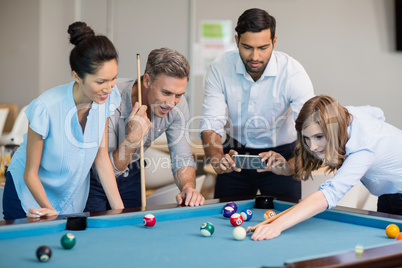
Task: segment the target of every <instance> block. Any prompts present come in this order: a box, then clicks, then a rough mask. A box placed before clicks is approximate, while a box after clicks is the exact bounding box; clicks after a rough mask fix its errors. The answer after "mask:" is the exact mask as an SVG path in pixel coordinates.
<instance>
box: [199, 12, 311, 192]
mask: <svg viewBox="0 0 402 268" xmlns="http://www.w3.org/2000/svg"><path fill="white" fill-rule="evenodd" d="M275 26H276V22H275V18H274V17H272V16H270V15H269V14H268V13H267V12H266V11H265V10H261V9H257V8H253V9H249V10H246V11H245V12H244V13H243V14H242V15H241V16H240V17H239V19H238V23H237V27H236V28H235V30H236V32H237V35H236V36H235V39H236V43H237V47H238V51H237V50H236V51H230V52H226V53H225V54H224V55H223V56H222V57H220V58H219V59H217V60H216V61H215V62H214V63H213V64H212V65H211V66H210V70H209V71H208V74H207V76H206V80H205V99H204V104H203V117H202V119H201V122H200V132H201V138H202V141H203V144H204V150H205V154H206V157H207V158H208V159H209V161H210V162H211V165H212V167H213V168H214V170H215V171H216V173H217V174H218V176H217V179H216V185H215V198H223V197H242V196H251V195H255V194H256V193H257V191H258V190H260V192H261V194H263V195H271V196H275V197H282V198H290V199H299V198H301V184H300V182H298V181H296V180H295V179H294V178H293V176H284V175H276V174H274V173H272V172H270V171H269V170H271V169H272V165H271V162H273V161H269V160H268V163H269V165H270V166H268V167H267V168H266V170H264V171H263V170H258V172H257V170H254V169H239V168H236V167H235V165H234V161H233V158H232V155H233V154H248V155H258V154H259V153H261V152H268V151H270V152H271V156H272V157H273V159H274V156H275V154H276V153H279V154H281V155H282V156H283V157H285V158H286V160H288V161H289V162H290V163H291V162H292V161H293V159H292V158H293V155H294V146H295V140H296V130H295V121H294V120H295V119H296V118H297V115H298V113H299V111H300V109H301V107H302V106H303V104H304V103H305V102H306V101H307V100H308V99H310V98H311V97H313V96H314V91H313V86H312V83H311V81H310V78H309V77H308V75H307V73H306V71H305V70H304V68H303V67H302V65H301V64H300V63H299V62H297V61H296V60H295V59H293V58H292V57H290V56H288V55H287V54H285V53H282V52H277V51H273V50H274V48H275V44H276V40H277V37H276V35H275ZM276 168H278V167H276ZM276 173H278V172H276ZM279 173H280V172H279ZM283 174H286V172H283Z"/></svg>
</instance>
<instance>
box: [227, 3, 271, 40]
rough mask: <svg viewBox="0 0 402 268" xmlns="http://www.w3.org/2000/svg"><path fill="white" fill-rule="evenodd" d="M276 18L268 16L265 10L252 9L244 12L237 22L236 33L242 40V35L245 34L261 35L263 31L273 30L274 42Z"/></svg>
mask: <svg viewBox="0 0 402 268" xmlns="http://www.w3.org/2000/svg"><path fill="white" fill-rule="evenodd" d="M275 27H276V21H275V18H274V17H272V16H271V15H269V14H268V12H266V11H265V10H262V9H259V8H251V9H248V10H246V11H244V12H243V14H241V15H240V17H239V19H238V20H237V26H236V28H235V31H236V32H237V36H238V37H239V39H240V35H242V34H244V33H245V32H253V33H259V32H261V31H263V30H266V29H270V30H271V39H272V41H273V40H274V38H275Z"/></svg>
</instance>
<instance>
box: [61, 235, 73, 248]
mask: <svg viewBox="0 0 402 268" xmlns="http://www.w3.org/2000/svg"><path fill="white" fill-rule="evenodd" d="M60 242H61V245H62V246H63V248H65V249H71V248H73V247H74V246H75V236H74V235H73V234H72V233H68V234H65V235H63V236H62V237H61V240H60Z"/></svg>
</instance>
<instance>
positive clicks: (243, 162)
mask: <svg viewBox="0 0 402 268" xmlns="http://www.w3.org/2000/svg"><path fill="white" fill-rule="evenodd" d="M232 158H233V160H234V162H235V164H236V168H241V169H265V165H266V162H265V161H264V162H262V161H261V160H262V156H259V155H241V154H235V155H232Z"/></svg>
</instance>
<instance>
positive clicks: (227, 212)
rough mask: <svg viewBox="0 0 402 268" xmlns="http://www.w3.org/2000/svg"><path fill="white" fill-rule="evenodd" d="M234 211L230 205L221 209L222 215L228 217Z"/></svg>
mask: <svg viewBox="0 0 402 268" xmlns="http://www.w3.org/2000/svg"><path fill="white" fill-rule="evenodd" d="M235 212H236V211H235V210H234V209H233V208H232V207H229V206H227V207H225V208H224V209H223V217H225V218H230V217H231V216H232V215H233V214H234V213H235Z"/></svg>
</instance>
